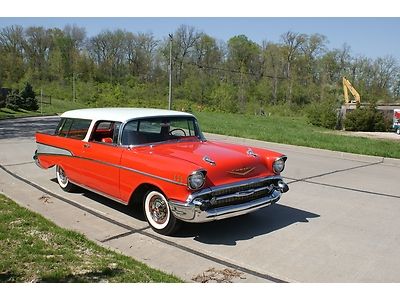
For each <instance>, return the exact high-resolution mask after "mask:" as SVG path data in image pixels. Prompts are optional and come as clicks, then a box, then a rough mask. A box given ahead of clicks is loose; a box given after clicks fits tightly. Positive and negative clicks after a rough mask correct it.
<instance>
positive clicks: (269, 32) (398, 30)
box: [0, 17, 400, 63]
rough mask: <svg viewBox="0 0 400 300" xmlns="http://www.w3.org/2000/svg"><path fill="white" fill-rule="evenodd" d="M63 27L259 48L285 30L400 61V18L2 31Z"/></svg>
mask: <svg viewBox="0 0 400 300" xmlns="http://www.w3.org/2000/svg"><path fill="white" fill-rule="evenodd" d="M15 24H18V25H22V26H23V27H28V26H43V27H46V28H51V27H58V28H63V27H64V26H65V25H67V24H70V25H72V24H76V25H78V26H80V27H84V28H86V33H87V35H88V36H89V37H91V36H94V35H96V34H98V33H100V32H101V31H103V30H116V29H123V30H126V31H131V32H151V33H153V34H154V35H155V37H156V38H158V39H163V38H165V37H166V36H168V33H173V32H174V31H175V30H176V29H177V28H178V27H179V26H180V25H182V24H185V25H190V26H194V27H195V28H196V29H198V30H200V31H203V32H205V33H207V34H208V35H210V36H212V37H214V38H216V39H218V40H223V41H228V40H229V38H231V37H233V36H235V35H239V34H244V35H246V36H247V37H248V38H249V39H251V40H252V41H254V42H257V43H259V44H261V43H262V41H265V40H267V41H272V42H279V41H280V36H281V34H283V33H284V32H287V31H289V30H290V31H294V32H299V33H305V34H313V33H319V34H323V35H325V36H326V37H327V39H328V41H329V43H328V45H327V46H328V48H329V49H334V48H342V46H343V45H344V44H347V45H349V46H350V48H351V53H352V55H355V56H359V55H363V56H366V57H369V58H372V59H375V58H377V57H384V56H386V55H392V56H393V57H395V58H396V59H397V60H398V62H399V63H400V38H399V36H400V17H395V18H389V17H383V18H371V17H369V18H366V17H350V18H344V17H335V18H326V17H325V18H322V17H234V18H233V17H213V18H211V17H193V18H187V17H184V18H182V17H128V18H127V17H117V18H116V17H101V18H100V17H87V18H76V17H68V18H65V17H64V18H57V17H44V18H39V17H35V18H32V17H12V18H11V17H0V28H2V27H5V26H10V25H15Z"/></svg>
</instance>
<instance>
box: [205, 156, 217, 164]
mask: <svg viewBox="0 0 400 300" xmlns="http://www.w3.org/2000/svg"><path fill="white" fill-rule="evenodd" d="M203 160H204V161H205V162H207V163H209V164H210V165H212V166H215V165H216V163H215V161H214V160H212V159H211V158H209V157H208V156H207V155H206V156H204V157H203Z"/></svg>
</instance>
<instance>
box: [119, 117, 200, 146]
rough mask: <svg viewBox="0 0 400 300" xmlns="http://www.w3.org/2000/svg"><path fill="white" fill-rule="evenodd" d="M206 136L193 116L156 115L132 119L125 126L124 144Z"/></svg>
mask: <svg viewBox="0 0 400 300" xmlns="http://www.w3.org/2000/svg"><path fill="white" fill-rule="evenodd" d="M189 137H191V138H194V137H195V138H198V139H200V140H203V139H204V137H203V135H202V133H201V131H200V128H199V126H198V124H197V120H196V119H195V118H193V117H155V118H147V119H138V120H132V121H129V122H128V123H126V125H125V126H124V129H123V132H122V137H121V144H122V145H143V144H149V143H160V142H164V141H174V140H175V141H176V140H181V139H184V138H189Z"/></svg>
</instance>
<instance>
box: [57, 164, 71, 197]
mask: <svg viewBox="0 0 400 300" xmlns="http://www.w3.org/2000/svg"><path fill="white" fill-rule="evenodd" d="M56 177H57V182H58V184H59V186H60V187H61V188H62V189H63V190H64V191H66V192H72V191H73V190H75V189H76V185H74V184H73V183H71V182H70V181H69V179H68V177H67V174H65V171H64V169H63V168H62V167H60V166H56Z"/></svg>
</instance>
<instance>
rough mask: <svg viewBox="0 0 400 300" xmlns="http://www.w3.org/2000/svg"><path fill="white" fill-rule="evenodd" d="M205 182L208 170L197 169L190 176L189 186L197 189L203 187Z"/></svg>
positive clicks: (194, 189) (191, 188)
mask: <svg viewBox="0 0 400 300" xmlns="http://www.w3.org/2000/svg"><path fill="white" fill-rule="evenodd" d="M205 182H206V172H205V171H204V170H197V171H194V172H193V173H192V174H190V175H189V176H188V179H187V186H188V188H189V189H190V190H192V191H196V190H199V189H201V188H202V187H203V186H204V183H205Z"/></svg>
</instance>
